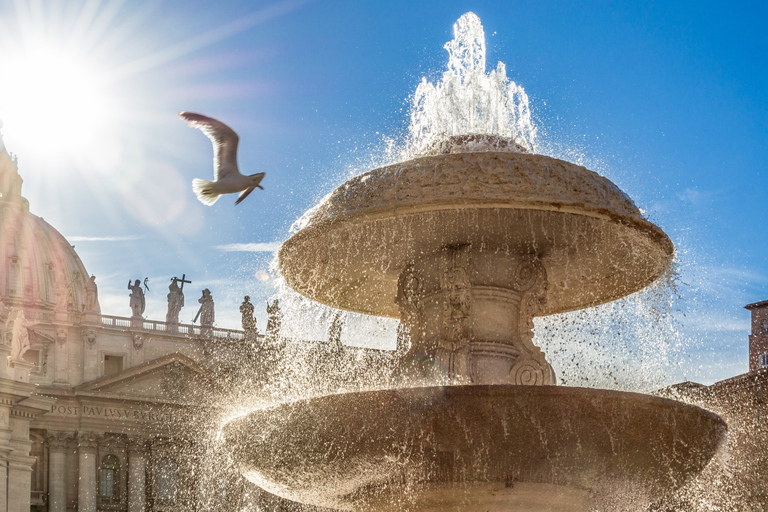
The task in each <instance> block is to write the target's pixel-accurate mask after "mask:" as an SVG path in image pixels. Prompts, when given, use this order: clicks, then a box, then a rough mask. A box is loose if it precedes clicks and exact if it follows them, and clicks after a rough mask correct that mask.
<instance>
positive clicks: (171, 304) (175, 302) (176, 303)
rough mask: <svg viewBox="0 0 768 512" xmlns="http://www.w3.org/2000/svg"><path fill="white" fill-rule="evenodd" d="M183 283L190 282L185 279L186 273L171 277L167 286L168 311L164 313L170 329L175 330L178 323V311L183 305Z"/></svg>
mask: <svg viewBox="0 0 768 512" xmlns="http://www.w3.org/2000/svg"><path fill="white" fill-rule="evenodd" d="M179 283H181V286H179ZM184 283H192V281H188V280H187V274H182V276H181V279H179V278H178V277H172V278H171V284H170V286H168V313H167V314H166V315H165V322H166V323H167V324H168V326H169V328H170V330H175V328H176V326H177V325H178V323H179V312H180V311H181V308H183V307H184Z"/></svg>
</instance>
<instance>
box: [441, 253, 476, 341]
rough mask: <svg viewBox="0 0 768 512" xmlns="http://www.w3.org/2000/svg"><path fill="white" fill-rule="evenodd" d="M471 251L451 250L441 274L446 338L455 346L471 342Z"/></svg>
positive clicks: (444, 261)
mask: <svg viewBox="0 0 768 512" xmlns="http://www.w3.org/2000/svg"><path fill="white" fill-rule="evenodd" d="M468 249H469V248H468V247H467V246H465V247H461V248H458V249H448V254H447V258H446V259H445V260H443V268H442V272H441V274H440V288H441V289H442V292H443V315H444V316H443V329H444V337H445V338H446V339H447V340H449V341H451V342H453V343H454V344H459V345H463V344H465V343H466V342H468V340H469V338H470V336H471V333H470V322H469V320H470V313H471V309H472V294H471V290H470V288H471V285H470V282H469V274H468V270H469V251H468Z"/></svg>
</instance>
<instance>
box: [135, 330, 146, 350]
mask: <svg viewBox="0 0 768 512" xmlns="http://www.w3.org/2000/svg"><path fill="white" fill-rule="evenodd" d="M143 346H144V336H142V335H141V334H134V335H133V348H135V349H136V350H141V348H142V347H143Z"/></svg>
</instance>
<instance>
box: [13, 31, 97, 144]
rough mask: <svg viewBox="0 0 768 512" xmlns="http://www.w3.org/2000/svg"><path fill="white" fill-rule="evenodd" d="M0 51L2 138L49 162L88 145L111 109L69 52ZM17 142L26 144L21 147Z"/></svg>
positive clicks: (90, 73)
mask: <svg viewBox="0 0 768 512" xmlns="http://www.w3.org/2000/svg"><path fill="white" fill-rule="evenodd" d="M9 53H10V52H9V51H8V50H6V49H0V62H3V67H4V68H5V69H6V70H7V72H8V73H7V75H6V73H3V74H4V75H6V76H4V77H3V78H4V79H3V80H0V119H2V121H3V124H4V126H5V130H4V131H6V132H7V133H8V134H9V137H8V138H12V139H13V140H14V141H19V142H20V143H21V144H22V145H23V146H27V145H28V143H29V142H30V141H34V145H35V147H36V151H44V152H45V153H47V154H49V155H50V156H51V157H53V158H61V157H63V156H65V155H66V154H67V153H70V152H80V151H82V150H84V149H86V148H87V147H89V146H90V145H91V144H93V142H94V136H95V135H96V134H98V133H99V132H100V131H101V130H102V129H103V128H104V125H105V124H106V121H107V120H108V118H109V117H110V113H111V112H110V111H111V110H112V109H111V105H110V102H109V99H108V97H107V94H106V93H105V87H104V85H103V84H102V83H100V79H99V75H98V73H97V72H96V70H95V69H93V68H90V67H89V65H88V63H87V62H86V61H85V60H84V59H82V58H81V56H79V55H76V54H74V53H72V52H67V51H66V50H65V49H60V48H55V47H53V46H48V45H42V44H41V45H36V46H33V47H31V48H30V47H28V48H24V49H16V52H15V53H16V54H15V55H14V54H9ZM23 141H26V143H25V142H23Z"/></svg>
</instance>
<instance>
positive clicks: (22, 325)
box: [11, 309, 37, 361]
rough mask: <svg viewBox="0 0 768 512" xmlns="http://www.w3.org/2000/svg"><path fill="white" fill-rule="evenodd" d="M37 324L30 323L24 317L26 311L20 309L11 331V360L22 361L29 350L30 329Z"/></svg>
mask: <svg viewBox="0 0 768 512" xmlns="http://www.w3.org/2000/svg"><path fill="white" fill-rule="evenodd" d="M36 324H37V322H30V321H29V320H27V317H26V316H25V315H24V310H23V309H20V310H19V311H18V313H16V319H15V320H14V321H13V329H12V331H11V359H12V360H14V361H21V360H22V358H23V357H24V354H25V353H26V352H27V350H29V347H30V341H29V328H30V327H32V326H33V325H36Z"/></svg>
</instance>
